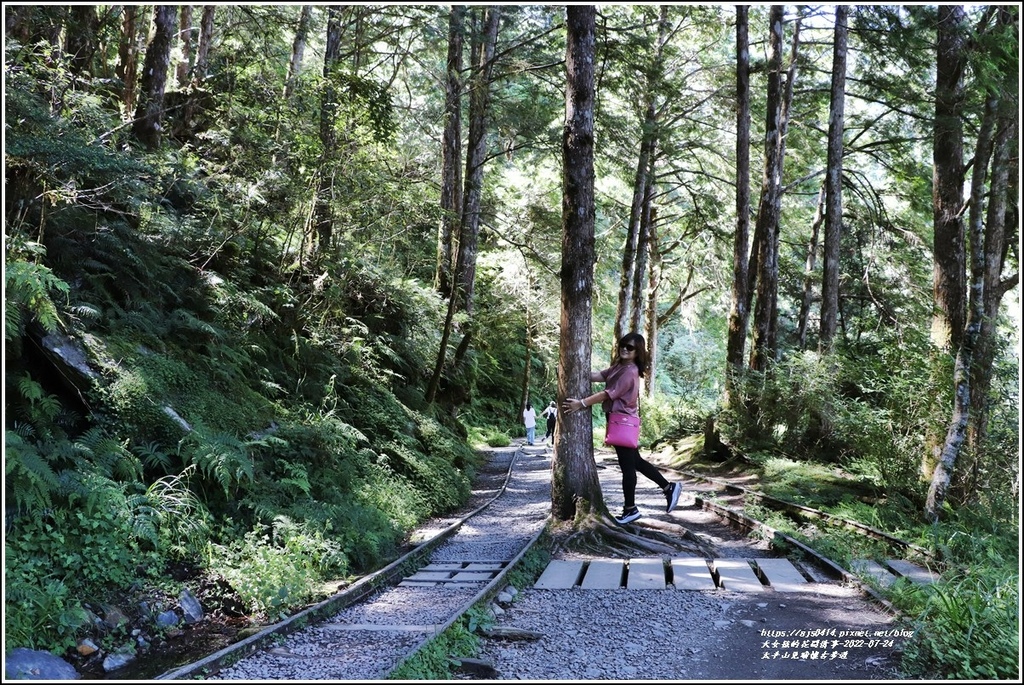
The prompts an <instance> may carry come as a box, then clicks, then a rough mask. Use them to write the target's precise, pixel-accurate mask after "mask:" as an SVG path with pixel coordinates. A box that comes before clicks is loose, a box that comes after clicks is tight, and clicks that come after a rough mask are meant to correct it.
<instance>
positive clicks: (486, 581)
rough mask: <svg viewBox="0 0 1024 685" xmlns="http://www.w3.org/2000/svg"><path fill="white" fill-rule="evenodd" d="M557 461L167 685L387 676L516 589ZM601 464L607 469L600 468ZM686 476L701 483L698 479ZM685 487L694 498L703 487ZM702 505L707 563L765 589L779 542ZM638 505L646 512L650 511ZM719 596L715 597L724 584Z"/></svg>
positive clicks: (480, 492) (502, 470)
mask: <svg viewBox="0 0 1024 685" xmlns="http://www.w3.org/2000/svg"><path fill="white" fill-rule="evenodd" d="M550 455H551V453H550V450H547V449H544V448H543V447H539V446H538V447H525V446H521V447H519V448H518V449H516V448H515V447H513V448H510V449H509V450H505V451H497V452H495V453H493V455H492V457H491V461H490V464H489V469H490V474H491V475H490V482H485V483H483V484H480V483H479V482H478V484H477V486H476V487H475V489H474V494H473V496H472V499H471V502H470V504H469V505H468V506H467V507H466V508H464V509H463V510H462V511H463V513H461V514H460V515H456V516H453V517H452V518H450V519H441V520H438V521H435V522H434V523H433V525H432V526H429V527H425V528H423V529H421V530H419V531H417V533H416V538H415V542H416V543H417V546H416V548H415V549H413V550H411V551H410V552H408V553H407V554H405V555H404V556H403V557H401V558H400V559H398V560H396V561H395V562H393V563H392V564H390V565H389V566H388V567H386V568H384V569H382V570H380V571H378V572H377V573H375V574H372V575H371V576H367V577H366V578H363V579H361V580H360V581H359V582H357V583H355V584H353V585H352V586H350V587H348V588H346V589H345V590H343V591H342V592H340V593H339V594H338V595H335V596H334V597H332V598H330V599H328V600H325V601H324V602H321V603H320V604H318V605H316V606H314V607H310V608H309V609H307V610H305V611H303V612H301V613H299V614H296V615H295V616H293V617H291V618H289V619H287V620H286V621H282V622H281V623H278V624H276V625H274V626H270V627H268V628H266V629H264V630H263V631H261V632H260V633H258V634H257V635H253V636H251V637H250V638H247V639H246V640H242V641H241V642H239V643H236V644H234V645H231V646H230V647H227V648H225V649H223V650H221V651H219V652H217V653H215V654H212V655H210V656H207V657H205V658H203V659H200V660H199V661H196V662H194V663H192V664H189V665H186V666H183V667H180V668H177V669H175V670H173V671H169V672H167V673H165V674H163V675H161V676H160V679H185V678H189V679H194V678H203V677H209V678H216V679H242V680H252V679H258V680H276V679H288V680H292V679H295V680H315V679H350V680H364V679H378V678H383V677H386V676H387V675H388V674H389V673H390V672H392V671H393V670H394V668H396V667H397V666H398V665H400V664H401V663H403V662H404V661H405V660H407V659H408V658H410V657H411V656H412V655H413V654H415V653H416V652H417V651H418V650H419V649H420V648H422V647H423V646H424V645H426V644H427V643H429V642H430V640H432V639H433V638H434V637H435V636H437V635H439V634H440V633H441V632H443V631H444V630H445V629H447V628H448V627H449V626H450V625H452V624H453V623H454V622H455V620H457V619H458V618H459V617H460V616H461V615H463V614H464V613H465V612H466V611H468V610H469V608H470V607H472V606H473V605H474V604H477V603H479V602H481V601H484V600H489V599H492V598H493V597H494V596H495V595H496V594H497V593H498V591H499V590H501V589H502V588H503V587H504V586H505V585H506V584H507V581H506V580H505V576H506V574H507V573H508V571H509V570H511V568H512V567H513V566H514V565H515V564H516V563H517V562H518V561H519V560H520V559H521V558H522V556H523V555H525V553H526V552H527V551H528V550H529V548H530V547H531V546H532V545H533V544H534V543H535V542H536V541H537V539H538V538H539V535H540V533H541V532H542V531H543V528H544V526H545V523H546V522H547V515H548V512H549V510H550ZM602 459H603V460H605V464H607V465H605V464H602V463H601V460H602ZM613 459H614V458H613V457H612V459H611V460H609V459H608V455H606V454H604V455H602V454H601V453H599V456H598V460H599V469H603V471H602V473H601V479H602V487H603V489H604V491H605V493H606V495H605V497H606V502H607V503H608V504H609V507H612V506H613V504H614V503H615V501H616V500H615V498H616V497H617V496H619V493H617V490H616V487H617V480H618V471H617V468H616V467H614V466H613ZM665 470H666V471H669V469H665ZM684 475H685V476H686V477H687V478H689V479H691V480H695V479H696V478H697V477H698V476H697V475H696V474H684ZM499 480H500V484H499V483H498V482H497V481H499ZM726 486H728V487H729V488H730V489H731V490H732V491H733V492H735V491H737V490H736V488H737V486H735V485H732V484H728V483H718V484H716V487H721V488H723V489H725V487H726ZM687 487H688V489H689V490H690V491H691V492H692V491H693V489H694V484H693V482H691V483H688V484H687ZM641 489H642V488H641ZM639 494H640V493H639V489H638V495H639ZM691 497H692V495H691ZM692 501H693V504H691V505H690V506H689V507H688V508H689V509H690V512H689V513H688V514H687V515H686V521H685V522H683V525H684V526H686V527H687V528H690V529H692V530H695V531H697V532H698V534H699V535H703V536H705V537H706V538H707V539H708V540H711V541H712V542H713V543H714V545H715V547H716V549H717V550H720V551H723V558H722V559H721V560H719V562H718V564H717V566H716V565H715V564H712V563H711V562H709V564H710V568H712V570H713V575H714V578H715V583H721V582H722V580H721V579H722V578H724V577H726V576H723V575H722V574H723V573H726V574H732V573H734V570H735V569H736V568H738V567H737V566H736V565H735V562H734V561H730V560H729V559H730V558H731V559H735V558H740V559H755V558H756V559H761V560H762V561H761V562H760V563H758V562H757V561H754V562H753V563H752V568H753V569H754V572H755V574H757V573H761V574H762V575H761V581H762V582H765V580H766V578H765V577H764V575H763V572H762V569H769V568H779V567H778V566H774V567H773V566H772V564H773V563H774V561H772V559H771V558H772V557H773V556H777V555H778V552H777V550H775V551H773V550H772V546H773V544H774V542H775V541H778V539H779V534H778V533H776V532H775V531H771V529H767V528H765V527H764V526H763V524H761V523H760V522H757V521H755V520H753V519H750V518H749V517H746V516H744V515H743V514H742V513H740V512H738V511H736V510H733V509H730V508H728V507H723V506H721V505H719V504H715V503H713V502H711V501H710V500H709V499H707V498H705V497H700V496H697V497H693V500H692ZM639 503H640V504H641V508H642V509H643V508H644V506H643V504H644V502H643V500H642V499H641V501H640V502H639ZM661 506H662V507H663V505H661ZM699 511H702V512H704V513H706V516H707V518H706V519H701V520H700V521H698V520H697V518H699V517H701V516H703V514H700V513H699ZM673 516H675V515H659V514H655V515H653V516H650V515H649V517H648V518H653V519H662V520H663V521H664V520H672V518H670V517H673ZM695 517H697V518H695ZM651 523H654V524H655V525H657V522H656V521H647V522H644V521H643V520H642V521H641V525H644V524H651ZM758 528H760V529H762V530H767V531H769V535H764V536H761V537H760V539H755V538H752V537H751V536H750V535H749V534H748V533H749V531H751V530H755V529H758ZM786 542H787V543H789V544H791V545H793V546H795V547H799V548H801V549H803V550H804V551H805V552H806V553H807V554H808V556H810V557H813V564H814V566H815V569H817V570H814V569H811V568H810V567H809V566H808V565H807V562H806V561H803V562H800V563H799V566H800V572H801V573H803V575H805V576H807V577H808V578H809V579H811V580H812V581H817V582H823V583H828V582H833V583H840V584H844V585H847V586H849V585H850V584H858V585H860V589H861V590H862V591H863V592H864V593H866V594H867V595H869V596H870V597H872V598H873V599H874V600H875V601H876V602H878V603H879V604H881V605H882V606H883V607H884V608H886V609H888V610H889V611H891V610H892V608H891V607H890V606H889V605H888V604H887V603H886V602H885V601H884V599H882V598H881V597H880V596H879V595H878V593H876V592H874V591H873V590H872V589H871V588H870V587H868V586H865V585H863V584H860V583H859V580H858V579H857V578H856V577H855V576H853V575H851V574H850V573H849V572H847V571H846V570H845V569H842V568H840V567H839V566H838V565H836V564H834V563H832V562H830V561H829V560H827V559H824V558H823V557H820V555H817V554H816V553H815V552H814V551H813V550H811V549H810V548H807V547H806V546H805V545H802V543H799V542H798V541H795V540H791V539H788V540H786ZM778 561H785V560H778ZM588 563H593V562H588ZM787 563H788V562H787ZM634 564H635V566H636V568H637V569H639V568H641V564H640V562H639V560H638V561H635V562H634ZM627 565H628V564H627ZM665 568H666V569H669V570H668V573H669V574H670V575H669V578H670V579H671V573H672V569H675V570H676V573H677V574H679V575H678V578H679V584H672V583H670V584H669V587H678V588H679V589H683V588H684V586H683V585H682V580H683V574H684V573H687V572H688V571H687V570H686V569H687V567H686V566H685V563H683V564H676V562H673V563H672V564H666V566H665ZM787 572H790V571H789V570H787ZM733 578H734V580H733V581H732V582H731V584H730V585H728V586H726V587H728V588H729V589H735V588H737V587H740V586H739V585H737V583H741V582H742V581H741V580H739V579H735V578H736V577H735V576H733ZM624 587H625V586H624ZM661 587H663V588H664V587H665V585H662V586H661ZM695 587H696V586H695ZM780 587H781V586H780ZM711 588H712V589H714V588H715V585H714V583H713V584H712V585H711ZM705 589H707V588H706V587H705ZM554 677H558V676H554ZM565 677H570V676H565Z"/></svg>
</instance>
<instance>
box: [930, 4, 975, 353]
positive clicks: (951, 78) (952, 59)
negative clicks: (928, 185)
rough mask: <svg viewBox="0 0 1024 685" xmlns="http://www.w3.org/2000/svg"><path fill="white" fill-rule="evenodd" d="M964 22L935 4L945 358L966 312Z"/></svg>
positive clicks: (939, 278) (938, 327)
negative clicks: (936, 8)
mask: <svg viewBox="0 0 1024 685" xmlns="http://www.w3.org/2000/svg"><path fill="white" fill-rule="evenodd" d="M965 19H966V15H965V14H964V9H963V7H961V6H959V5H940V6H939V14H938V21H939V27H938V37H937V55H936V72H935V128H934V131H933V144H932V159H933V162H934V167H933V168H934V173H933V190H932V205H933V212H934V222H935V264H934V284H933V285H934V293H935V313H934V317H933V321H932V341H933V342H934V343H935V345H936V346H937V347H938V348H939V350H941V351H942V352H944V353H946V354H954V353H955V352H956V350H957V348H958V347H959V346H960V336H961V335H963V332H964V320H965V317H966V311H967V306H966V294H967V287H966V275H965V274H966V266H967V258H966V255H965V252H964V224H963V213H962V210H963V192H964V160H963V149H964V140H963V138H964V134H963V114H964V112H963V108H964V100H965V98H964V89H963V75H964V68H965V66H966V58H965V56H964V47H965V40H966V38H965V36H964V22H965Z"/></svg>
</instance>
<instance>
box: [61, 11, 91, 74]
mask: <svg viewBox="0 0 1024 685" xmlns="http://www.w3.org/2000/svg"><path fill="white" fill-rule="evenodd" d="M98 24H99V20H98V19H97V18H96V7H95V6H93V5H72V6H71V8H70V11H69V14H68V24H67V27H66V30H65V39H64V52H65V53H67V54H68V56H69V58H70V61H71V70H72V71H73V72H74V73H75V74H77V75H79V76H82V75H86V74H90V73H91V72H92V58H93V55H94V54H95V52H96V30H97V29H98V28H99V27H98Z"/></svg>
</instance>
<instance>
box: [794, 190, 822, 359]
mask: <svg viewBox="0 0 1024 685" xmlns="http://www.w3.org/2000/svg"><path fill="white" fill-rule="evenodd" d="M823 223H825V184H824V183H822V184H821V190H820V191H819V192H818V204H817V209H816V210H815V211H814V222H813V223H812V224H811V239H810V240H809V241H808V242H807V259H806V261H805V262H804V294H803V298H801V300H800V315H799V318H798V319H797V324H796V344H797V347H798V348H799V349H801V350H805V349H807V325H808V319H809V318H810V316H811V303H812V302H813V301H814V280H815V279H814V272H815V270H816V269H817V266H816V265H817V261H818V234H819V232H820V231H821V225H822V224H823Z"/></svg>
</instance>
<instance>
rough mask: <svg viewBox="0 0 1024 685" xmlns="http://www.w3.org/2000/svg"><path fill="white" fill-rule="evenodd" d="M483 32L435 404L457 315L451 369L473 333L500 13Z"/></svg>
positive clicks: (489, 13) (476, 55)
mask: <svg viewBox="0 0 1024 685" xmlns="http://www.w3.org/2000/svg"><path fill="white" fill-rule="evenodd" d="M483 12H484V19H483V27H482V29H481V32H480V33H478V34H475V35H474V38H473V47H472V62H473V65H474V72H475V73H474V75H473V78H472V79H471V86H470V98H469V141H468V150H467V152H466V177H465V190H464V193H463V201H462V216H461V217H460V227H459V248H458V255H457V257H456V260H455V272H454V273H453V274H452V286H453V290H452V295H451V297H449V298H448V312H447V314H446V316H445V322H444V330H443V331H442V332H441V344H440V347H439V349H438V353H437V361H436V362H435V363H434V373H433V375H432V376H431V379H430V384H429V385H428V386H427V401H428V402H433V401H434V398H435V397H436V396H437V390H438V387H439V386H440V382H441V375H442V373H443V372H444V367H445V361H446V360H447V358H448V341H449V340H450V339H451V336H452V334H453V332H454V330H453V329H454V327H455V313H456V312H457V311H460V310H461V311H463V312H465V313H466V315H467V318H468V319H470V323H469V326H470V327H469V329H467V330H466V332H465V333H464V335H463V338H462V340H461V341H460V342H459V346H458V347H457V348H456V350H455V355H454V357H453V359H452V365H453V366H456V367H457V366H458V365H459V364H461V362H462V359H463V357H464V355H465V354H466V351H467V350H468V349H469V344H470V338H471V335H472V314H473V287H474V281H475V279H476V256H477V239H478V237H479V232H480V204H481V198H482V195H483V176H484V162H485V161H486V159H487V108H488V103H489V101H490V98H489V93H490V79H491V69H492V66H493V62H494V46H495V44H496V43H497V40H498V24H499V20H500V18H501V17H500V9H499V8H498V7H487V8H485V9H484V10H483Z"/></svg>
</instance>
